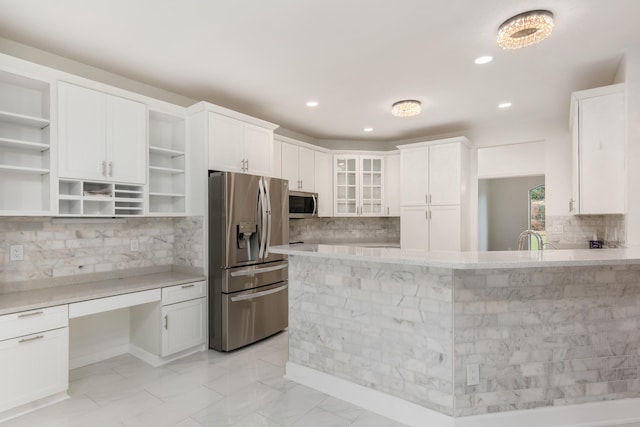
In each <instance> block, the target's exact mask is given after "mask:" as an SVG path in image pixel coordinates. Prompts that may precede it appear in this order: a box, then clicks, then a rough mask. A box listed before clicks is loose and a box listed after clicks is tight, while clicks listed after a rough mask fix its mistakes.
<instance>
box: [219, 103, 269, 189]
mask: <svg viewBox="0 0 640 427" xmlns="http://www.w3.org/2000/svg"><path fill="white" fill-rule="evenodd" d="M209 131H210V141H209V169H212V170H220V171H229V172H244V173H250V174H253V175H269V176H272V175H273V169H274V160H273V129H268V128H264V127H261V126H256V125H253V124H250V123H246V122H243V121H242V120H238V119H235V118H232V117H227V116H224V115H221V114H216V113H210V114H209Z"/></svg>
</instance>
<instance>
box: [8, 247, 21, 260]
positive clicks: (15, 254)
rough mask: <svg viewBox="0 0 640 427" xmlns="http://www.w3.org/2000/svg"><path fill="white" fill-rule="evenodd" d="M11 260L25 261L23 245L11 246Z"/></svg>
mask: <svg viewBox="0 0 640 427" xmlns="http://www.w3.org/2000/svg"><path fill="white" fill-rule="evenodd" d="M9 259H10V260H11V261H22V260H23V259H24V247H23V246H22V245H11V246H10V247H9Z"/></svg>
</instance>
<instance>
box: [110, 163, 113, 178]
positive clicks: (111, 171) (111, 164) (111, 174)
mask: <svg viewBox="0 0 640 427" xmlns="http://www.w3.org/2000/svg"><path fill="white" fill-rule="evenodd" d="M109 176H113V162H109Z"/></svg>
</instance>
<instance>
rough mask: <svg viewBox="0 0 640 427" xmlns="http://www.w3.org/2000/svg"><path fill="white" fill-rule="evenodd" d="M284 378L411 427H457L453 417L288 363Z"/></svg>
mask: <svg viewBox="0 0 640 427" xmlns="http://www.w3.org/2000/svg"><path fill="white" fill-rule="evenodd" d="M285 378H286V379H288V380H291V381H294V382H296V383H299V384H302V385H304V386H307V387H310V388H312V389H315V390H318V391H321V392H322V393H325V394H328V395H330V396H333V397H335V398H338V399H341V400H344V401H346V402H349V403H352V404H354V405H356V406H359V407H361V408H364V409H366V410H368V411H371V412H375V413H376V414H379V415H382V416H383V417H387V418H390V419H392V420H395V421H398V422H400V423H403V424H406V425H408V426H412V427H424V426H438V427H454V426H455V424H454V421H455V420H454V418H453V417H449V416H447V415H444V414H441V413H439V412H436V411H433V410H431V409H427V408H424V407H422V406H420V405H416V404H415V403H411V402H408V401H406V400H403V399H400V398H398V397H395V396H391V395H390V394H386V393H383V392H381V391H378V390H373V389H370V388H368V387H364V386H361V385H359V384H355V383H352V382H350V381H347V380H343V379H341V378H338V377H334V376H333V375H329V374H325V373H324V372H320V371H316V370H315V369H311V368H307V367H305V366H302V365H298V364H296V363H291V362H287V365H286V374H285Z"/></svg>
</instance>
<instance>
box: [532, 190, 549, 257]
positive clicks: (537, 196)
mask: <svg viewBox="0 0 640 427" xmlns="http://www.w3.org/2000/svg"><path fill="white" fill-rule="evenodd" d="M544 197H545V194H544V184H542V185H538V186H537V187H534V188H531V189H529V229H530V230H533V231H537V232H538V233H539V234H540V236H542V243H543V245H544V243H545V242H546V241H547V236H546V234H545V202H544ZM529 249H532V250H538V249H542V248H539V247H538V239H535V238H534V237H533V236H529Z"/></svg>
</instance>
